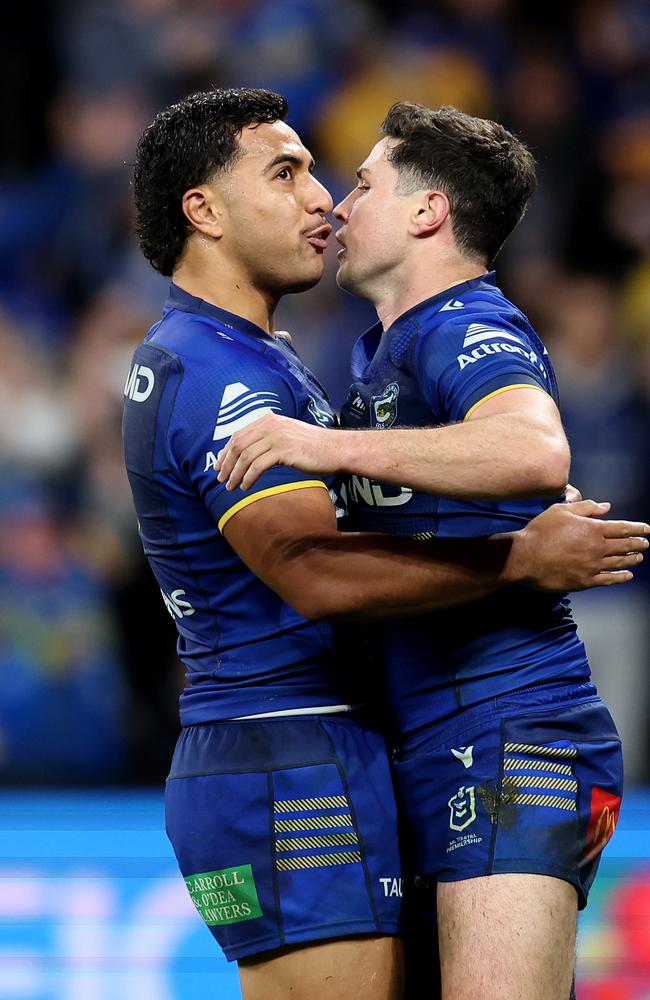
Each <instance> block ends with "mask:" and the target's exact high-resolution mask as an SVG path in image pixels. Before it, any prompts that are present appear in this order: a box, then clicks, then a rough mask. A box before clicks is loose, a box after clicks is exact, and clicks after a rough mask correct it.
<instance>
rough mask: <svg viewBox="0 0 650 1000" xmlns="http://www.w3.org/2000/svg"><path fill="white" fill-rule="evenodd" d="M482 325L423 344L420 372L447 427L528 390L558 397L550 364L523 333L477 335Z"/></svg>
mask: <svg viewBox="0 0 650 1000" xmlns="http://www.w3.org/2000/svg"><path fill="white" fill-rule="evenodd" d="M477 325H478V324H470V325H469V327H467V328H465V327H464V326H463V325H460V324H457V323H454V324H449V325H448V326H447V327H445V328H444V329H443V330H442V331H438V333H439V334H440V335H439V336H438V337H437V338H436V337H432V336H429V337H426V338H424V339H423V341H422V344H421V348H420V365H419V367H420V369H421V371H422V372H423V376H422V379H423V389H424V391H425V395H426V396H427V399H428V401H429V403H430V405H431V407H432V409H433V410H434V412H436V413H437V414H439V415H441V416H442V417H443V419H444V420H445V422H455V421H460V420H465V419H467V418H468V417H469V416H470V415H471V414H472V413H473V412H474V410H475V409H478V408H481V409H482V408H483V406H484V405H486V404H487V403H488V402H489V401H491V400H493V399H498V398H499V396H501V395H504V394H506V393H507V394H508V395H509V394H510V392H513V391H515V390H516V389H525V388H528V387H529V388H530V389H532V390H541V391H542V392H543V393H545V394H547V395H548V396H550V397H552V383H551V373H550V369H549V368H548V365H547V363H546V359H545V357H544V356H540V355H539V354H538V353H537V352H536V351H535V350H534V349H533V348H532V347H531V345H530V343H529V342H528V341H527V340H526V339H525V338H524V336H523V334H520V333H516V334H515V333H514V332H512V331H509V330H502V331H498V330H496V329H492V328H485V329H481V330H480V331H477V330H475V327H476V326H477ZM477 338H478V340H477ZM481 338H482V339H481ZM495 405H497V406H498V405H499V404H495Z"/></svg>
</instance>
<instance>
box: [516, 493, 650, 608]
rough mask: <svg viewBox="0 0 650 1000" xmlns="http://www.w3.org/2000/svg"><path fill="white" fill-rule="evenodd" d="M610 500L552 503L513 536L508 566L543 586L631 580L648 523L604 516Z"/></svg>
mask: <svg viewBox="0 0 650 1000" xmlns="http://www.w3.org/2000/svg"><path fill="white" fill-rule="evenodd" d="M610 506H611V505H610V504H608V503H596V502H595V501H594V500H580V501H577V502H574V503H569V504H553V506H552V507H549V508H548V510H546V511H544V513H543V514H540V515H539V516H538V517H536V518H534V519H533V520H532V521H531V522H530V523H529V524H527V525H526V527H525V528H523V529H522V530H521V531H517V532H515V534H514V536H513V544H512V551H511V555H510V559H509V562H508V571H509V575H510V570H512V572H513V574H514V578H515V579H516V580H517V582H519V583H526V584H528V585H529V586H532V587H536V588H537V589H539V590H553V591H565V590H586V589H587V588H589V587H606V586H609V585H611V584H616V583H627V582H628V580H631V579H632V576H633V574H632V572H631V570H632V569H633V568H634V567H635V566H637V565H638V564H639V563H640V562H641V560H642V559H643V553H644V552H645V550H646V549H647V548H648V537H647V536H648V535H650V525H648V524H645V523H644V522H643V521H604V520H601V519H602V518H603V517H604V515H605V514H607V513H608V511H609V509H610Z"/></svg>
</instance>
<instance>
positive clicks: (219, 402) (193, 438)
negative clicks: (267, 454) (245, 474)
mask: <svg viewBox="0 0 650 1000" xmlns="http://www.w3.org/2000/svg"><path fill="white" fill-rule="evenodd" d="M231 350H232V355H231V356H230V357H228V356H226V357H225V358H224V362H223V363H220V364H218V365H215V364H212V365H206V364H204V363H203V364H199V363H197V362H194V363H193V364H192V363H191V362H189V361H187V360H186V359H182V368H183V370H182V374H181V379H180V383H179V385H178V390H177V393H176V398H175V401H174V406H173V410H172V412H171V415H170V422H169V428H168V431H167V442H168V453H169V458H170V462H171V464H172V467H173V468H174V469H175V470H176V471H177V473H178V474H179V475H180V477H182V479H183V480H184V481H185V482H186V483H187V484H189V486H190V487H191V488H192V489H193V490H194V491H195V492H197V493H199V495H200V496H201V498H202V500H203V502H204V504H205V505H206V507H207V508H208V509H209V510H210V511H211V513H212V515H213V517H214V519H215V521H216V522H217V526H218V528H219V531H223V528H224V526H225V525H226V524H227V523H228V521H229V520H230V518H231V517H233V516H234V515H235V514H236V513H237V511H239V510H241V509H242V508H243V507H247V506H248V505H249V504H252V503H255V502H256V501H257V500H260V499H262V498H263V497H267V496H272V495H274V494H281V493H287V492H291V491H293V490H299V489H305V488H308V487H313V486H320V487H323V488H324V489H327V487H326V486H325V484H324V483H323V482H322V481H320V480H318V479H314V478H313V477H308V476H306V475H305V474H304V473H302V472H299V471H298V470H297V469H293V468H290V467H287V466H279V465H277V466H274V467H273V468H271V469H268V470H267V471H266V472H265V473H263V474H262V475H261V476H260V477H259V479H258V480H257V482H256V483H255V484H254V485H253V486H252V487H251V488H250V489H248V490H246V491H245V492H243V491H242V490H241V489H239V488H237V489H235V490H232V491H229V490H227V489H226V486H225V483H220V482H218V480H217V473H216V471H215V469H214V463H215V461H216V457H217V453H218V452H219V451H220V450H221V448H223V447H224V445H225V444H226V443H227V441H228V440H229V438H230V437H231V436H232V435H233V434H234V433H235V432H236V431H238V430H241V429H242V428H243V427H246V426H247V424H250V423H252V422H253V421H254V420H257V419H259V418H260V417H262V416H264V415H265V414H269V413H279V414H282V415H283V416H287V417H295V416H296V415H297V405H296V401H295V398H294V394H293V391H292V389H291V387H290V386H289V385H288V383H287V382H286V381H285V380H284V379H283V377H282V375H281V374H280V373H279V372H278V371H274V370H273V368H272V367H271V366H269V364H268V363H267V362H265V360H264V358H263V356H260V357H259V358H258V357H255V356H254V357H250V358H249V357H241V356H239V355H237V354H236V352H235V351H234V349H231Z"/></svg>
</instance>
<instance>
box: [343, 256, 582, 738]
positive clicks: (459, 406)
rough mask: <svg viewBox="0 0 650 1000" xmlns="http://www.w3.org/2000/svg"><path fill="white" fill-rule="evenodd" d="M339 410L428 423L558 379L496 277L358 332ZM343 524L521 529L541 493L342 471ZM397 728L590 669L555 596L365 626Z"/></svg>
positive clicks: (480, 532) (377, 422)
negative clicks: (449, 491)
mask: <svg viewBox="0 0 650 1000" xmlns="http://www.w3.org/2000/svg"><path fill="white" fill-rule="evenodd" d="M352 378H353V383H352V386H351V388H350V393H349V395H348V398H347V401H346V403H345V406H344V408H343V411H342V414H341V422H342V424H343V426H345V427H358V428H360V427H373V428H389V427H431V426H435V425H438V424H449V423H454V422H459V421H463V420H466V419H468V417H470V416H471V415H472V413H473V412H474V411H475V410H476V408H477V407H478V406H480V404H481V403H482V402H484V401H485V400H486V399H489V398H490V397H492V396H494V395H497V394H498V393H501V392H504V391H507V390H508V389H510V388H513V387H517V386H526V387H531V388H534V389H538V390H540V391H542V392H546V393H548V394H549V395H550V396H552V398H553V399H554V400H555V401H556V402H557V385H556V380H555V375H554V373H553V370H552V367H551V364H550V361H549V358H548V355H547V352H546V349H545V348H544V346H543V344H542V343H541V341H540V340H539V339H538V337H537V336H536V334H535V332H534V331H533V329H532V328H531V326H530V324H529V322H528V320H527V319H526V317H525V316H524V315H523V314H522V313H521V312H519V310H518V309H516V308H515V307H514V306H513V305H512V303H511V302H509V301H508V300H507V299H506V298H505V297H504V295H503V294H502V292H501V291H500V290H499V289H498V288H497V287H496V284H495V278H494V274H493V273H490V274H487V275H484V276H483V277H481V278H478V279H475V280H472V281H467V282H464V283H463V284H461V285H457V286H455V287H453V288H450V289H447V290H446V291H444V292H442V293H441V294H440V295H436V296H434V297H433V298H431V299H428V300H427V301H425V302H422V303H420V304H419V305H417V306H415V307H414V308H413V309H410V310H409V311H408V312H407V313H405V314H404V315H403V316H401V317H399V319H397V320H396V321H395V323H394V324H393V325H392V326H391V327H390V328H389V329H388V330H386V331H385V332H382V328H381V325H377V326H375V327H373V328H371V329H370V330H369V331H368V332H367V333H365V334H364V335H363V336H362V337H361V338H360V339H359V341H357V343H356V345H355V348H354V351H353V356H352ZM344 500H345V501H346V502H347V507H348V519H347V524H346V526H348V527H349V528H350V529H351V530H358V531H380V532H386V533H390V534H395V535H408V536H411V537H416V538H422V539H427V538H433V537H434V536H439V537H447V538H473V537H481V536H487V535H491V534H494V533H496V532H502V531H513V530H517V529H518V528H521V527H523V526H524V525H525V524H526V523H527V522H528V521H529V520H531V519H532V518H533V517H535V515H537V514H539V513H541V511H542V510H544V509H545V508H546V507H547V506H548V505H549V504H550V503H552V502H553V501H552V500H508V501H503V502H498V503H496V502H488V501H485V502H484V501H471V502H470V501H458V500H451V499H449V498H446V497H436V496H430V495H428V494H425V493H419V492H416V491H414V490H411V489H409V488H408V486H402V487H399V486H392V485H387V484H383V483H376V482H372V481H370V480H368V479H364V478H363V477H360V476H352V477H349V478H348V479H347V482H346V483H345V485H344ZM373 634H374V635H375V636H376V637H377V640H378V645H379V649H380V654H381V659H382V660H383V663H384V669H385V675H386V680H387V688H388V695H389V699H390V703H391V709H392V711H393V714H394V715H395V717H396V721H397V725H398V727H399V729H400V731H402V732H403V733H407V732H410V731H412V730H413V729H415V728H418V727H419V726H422V725H430V724H432V723H434V724H435V723H436V722H438V721H443V720H445V719H447V718H448V717H449V716H451V715H452V714H453V713H454V712H456V711H457V710H458V709H459V708H461V707H467V706H472V705H475V704H478V703H480V702H482V701H486V700H487V699H489V698H493V697H496V696H497V695H500V694H504V693H507V692H509V691H513V690H516V689H519V688H524V687H528V686H537V685H545V684H553V683H562V684H566V683H572V682H574V681H575V682H578V683H580V682H582V681H584V680H586V679H587V678H588V676H589V670H588V666H587V661H586V656H585V651H584V646H583V645H582V642H581V641H580V640H579V638H578V636H577V633H576V627H575V623H574V622H573V619H572V617H571V613H570V607H569V602H568V599H567V598H566V597H565V596H558V595H552V594H551V595H549V594H542V593H539V592H536V591H533V590H529V589H526V588H523V587H522V588H519V587H511V588H508V589H507V590H503V591H500V592H499V593H497V594H495V595H493V596H492V597H489V598H486V599H484V600H481V601H475V602H472V603H470V604H465V605H463V606H462V607H458V608H454V609H451V610H449V611H445V612H443V613H436V614H432V615H428V616H425V617H423V618H418V619H416V618H409V619H408V620H401V621H400V620H396V621H391V622H386V623H384V624H380V623H378V627H377V628H376V629H374V630H373Z"/></svg>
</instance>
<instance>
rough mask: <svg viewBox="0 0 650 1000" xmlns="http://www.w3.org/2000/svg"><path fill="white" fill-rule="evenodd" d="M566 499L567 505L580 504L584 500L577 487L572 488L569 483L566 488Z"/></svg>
mask: <svg viewBox="0 0 650 1000" xmlns="http://www.w3.org/2000/svg"><path fill="white" fill-rule="evenodd" d="M564 499H565V502H566V503H579V502H580V501H581V500H582V493H581V492H580V490H579V489H578V487H577V486H572V485H571V483H568V484H567V486H565V487H564Z"/></svg>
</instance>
